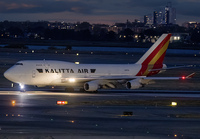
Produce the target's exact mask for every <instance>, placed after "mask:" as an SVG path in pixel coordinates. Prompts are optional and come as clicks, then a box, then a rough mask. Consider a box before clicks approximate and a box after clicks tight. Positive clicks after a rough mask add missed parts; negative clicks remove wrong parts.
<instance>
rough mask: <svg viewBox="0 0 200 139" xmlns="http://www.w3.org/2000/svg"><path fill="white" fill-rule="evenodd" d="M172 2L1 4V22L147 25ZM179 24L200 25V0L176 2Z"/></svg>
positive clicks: (24, 0)
mask: <svg viewBox="0 0 200 139" xmlns="http://www.w3.org/2000/svg"><path fill="white" fill-rule="evenodd" d="M168 2H170V1H169V0H1V1H0V21H4V20H9V21H26V20H29V21H38V20H45V21H65V22H72V23H74V22H77V21H80V22H83V21H88V22H90V23H106V24H114V23H116V22H126V20H127V19H128V20H129V21H134V20H135V19H139V20H141V21H143V16H144V15H148V14H152V13H153V11H154V10H157V11H159V10H160V9H161V8H163V7H165V6H166V5H167V3H168ZM171 2H172V7H174V8H176V13H177V14H176V16H177V23H178V24H180V25H181V24H182V23H183V22H185V21H197V22H200V7H199V6H200V0H173V1H171Z"/></svg>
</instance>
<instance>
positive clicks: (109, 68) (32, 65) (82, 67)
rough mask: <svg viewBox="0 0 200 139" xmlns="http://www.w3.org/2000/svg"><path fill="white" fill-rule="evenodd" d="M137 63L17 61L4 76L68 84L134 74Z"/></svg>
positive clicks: (20, 80)
mask: <svg viewBox="0 0 200 139" xmlns="http://www.w3.org/2000/svg"><path fill="white" fill-rule="evenodd" d="M140 69H141V65H139V64H74V63H70V62H64V61H54V60H25V61H19V62H17V64H16V65H14V66H12V67H11V68H10V69H8V70H7V71H6V72H5V73H4V76H5V77H6V78H7V79H9V80H10V81H12V82H15V83H20V84H26V85H36V86H49V85H52V86H68V85H73V84H76V83H78V82H85V81H88V80H92V79H98V78H101V77H106V76H108V77H109V76H121V77H122V76H135V75H136V74H137V73H138V71H139V70H140Z"/></svg>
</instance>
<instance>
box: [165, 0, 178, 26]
mask: <svg viewBox="0 0 200 139" xmlns="http://www.w3.org/2000/svg"><path fill="white" fill-rule="evenodd" d="M164 13H165V15H164V19H165V20H164V21H165V22H164V23H165V24H176V9H175V8H172V4H171V2H169V3H168V4H167V6H166V7H165V12H164Z"/></svg>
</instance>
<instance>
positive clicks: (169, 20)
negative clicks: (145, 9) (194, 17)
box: [144, 2, 176, 25]
mask: <svg viewBox="0 0 200 139" xmlns="http://www.w3.org/2000/svg"><path fill="white" fill-rule="evenodd" d="M144 23H145V24H153V25H157V24H158V25H160V24H167V25H168V24H176V9H175V8H173V7H172V4H171V2H169V3H168V4H167V6H165V7H163V8H162V9H161V10H159V11H154V12H153V18H152V16H151V15H145V16H144Z"/></svg>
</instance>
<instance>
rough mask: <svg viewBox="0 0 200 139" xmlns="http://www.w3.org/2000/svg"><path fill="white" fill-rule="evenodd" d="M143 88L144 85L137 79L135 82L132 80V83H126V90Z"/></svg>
mask: <svg viewBox="0 0 200 139" xmlns="http://www.w3.org/2000/svg"><path fill="white" fill-rule="evenodd" d="M140 87H142V84H141V83H140V81H139V80H137V79H135V80H131V81H128V82H127V83H126V88H127V89H138V88H140Z"/></svg>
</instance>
